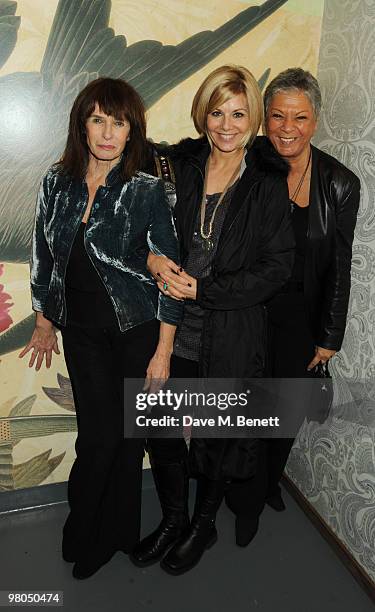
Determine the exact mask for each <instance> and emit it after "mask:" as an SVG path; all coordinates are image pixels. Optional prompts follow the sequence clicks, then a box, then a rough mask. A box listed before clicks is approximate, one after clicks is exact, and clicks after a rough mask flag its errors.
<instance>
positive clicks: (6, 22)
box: [0, 0, 21, 68]
mask: <svg viewBox="0 0 375 612" xmlns="http://www.w3.org/2000/svg"><path fill="white" fill-rule="evenodd" d="M16 10H17V2H12V1H11V0H0V68H1V67H2V66H3V65H4V64H5V62H6V61H7V59H8V57H9V56H10V54H11V53H12V51H13V49H14V47H15V46H16V42H17V32H18V28H19V26H20V22H21V18H20V17H16V16H15V12H16Z"/></svg>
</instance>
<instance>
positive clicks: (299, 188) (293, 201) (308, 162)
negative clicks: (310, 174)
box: [290, 147, 311, 212]
mask: <svg viewBox="0 0 375 612" xmlns="http://www.w3.org/2000/svg"><path fill="white" fill-rule="evenodd" d="M310 162H311V147H310V155H309V159H308V160H307V164H306V168H305V169H304V171H303V173H302V175H301V178H300V180H299V182H298V185H297V187H296V188H295V190H294V193H293V195H292V196H291V198H290V200H291V202H290V207H291V210H292V212H293V210H294V205H295V201H296V198H297V197H298V194H299V192H300V191H301V187H302V185H303V181H304V180H305V176H306V174H307V171H308V169H309V166H310Z"/></svg>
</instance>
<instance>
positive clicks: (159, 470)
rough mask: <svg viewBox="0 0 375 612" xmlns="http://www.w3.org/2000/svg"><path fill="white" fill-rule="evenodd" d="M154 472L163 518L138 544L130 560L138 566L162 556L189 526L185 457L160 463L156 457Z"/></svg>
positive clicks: (147, 563) (146, 564)
mask: <svg viewBox="0 0 375 612" xmlns="http://www.w3.org/2000/svg"><path fill="white" fill-rule="evenodd" d="M151 466H152V473H153V476H154V480H155V484H156V490H157V492H158V495H159V500H160V504H161V508H162V511H163V519H162V521H161V523H160V525H159V527H157V529H155V531H153V532H152V533H150V535H148V536H147V537H146V538H144V539H143V540H141V542H140V543H139V544H138V545H137V546H136V547H135V549H134V550H133V552H132V554H131V555H129V558H130V560H131V561H132V562H133V563H134V565H137V566H138V567H147V566H148V565H152V564H153V563H156V562H157V561H159V559H161V558H162V557H163V556H164V554H165V553H166V552H167V550H168V548H170V547H171V546H172V545H173V544H175V543H176V542H177V540H178V539H179V538H180V537H181V535H182V533H183V532H184V531H185V530H186V529H187V527H188V526H189V511H188V496H189V479H188V472H187V465H186V462H185V461H184V460H181V461H180V462H177V463H159V462H158V461H155V460H152V463H151Z"/></svg>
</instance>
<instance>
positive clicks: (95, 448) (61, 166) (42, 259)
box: [20, 78, 181, 578]
mask: <svg viewBox="0 0 375 612" xmlns="http://www.w3.org/2000/svg"><path fill="white" fill-rule="evenodd" d="M147 150H148V145H147V142H146V124H145V113H144V107H143V103H142V100H141V99H140V97H139V96H138V94H137V92H136V91H135V90H134V89H133V88H132V87H131V86H130V85H128V84H127V83H125V82H124V81H122V80H120V79H109V78H100V79H97V80H96V81H93V82H91V83H89V84H88V85H87V86H86V87H85V88H84V90H83V91H82V92H81V93H80V94H79V95H78V97H77V99H76V100H75V102H74V105H73V108H72V111H71V115H70V125H69V133H68V139H67V145H66V149H65V152H64V154H63V157H62V159H61V161H60V162H59V163H57V164H55V165H54V166H52V168H50V169H49V171H48V172H47V174H46V175H45V177H44V179H43V181H42V184H41V188H40V192H39V197H38V201H37V209H36V218H35V227H34V236H33V252H32V261H31V293H32V303H33V309H34V310H35V311H36V325H35V330H34V332H33V335H32V338H31V340H30V342H29V343H28V345H27V346H26V347H25V349H24V350H23V351H22V352H21V354H20V357H23V356H24V355H25V354H26V353H28V352H29V351H30V350H32V354H31V358H30V362H29V366H30V367H33V365H34V363H35V365H36V370H39V369H40V367H41V365H42V363H43V361H44V359H45V362H46V365H47V367H49V366H50V364H51V359H52V352H55V353H59V349H58V344H57V337H56V329H55V328H56V327H57V328H59V329H60V330H61V332H62V338H63V345H64V354H65V361H66V364H67V368H68V372H69V376H70V380H71V383H72V389H73V395H74V401H75V406H76V412H77V424H78V437H77V442H76V452H77V458H76V460H75V462H74V465H73V468H72V471H71V474H70V477H69V485H68V498H69V504H70V514H69V516H68V519H67V521H66V524H65V526H64V534H63V557H64V559H65V560H66V561H71V562H75V565H74V568H73V576H74V577H75V578H87V577H89V576H91V575H92V574H94V573H95V572H96V571H97V570H98V569H99V568H100V567H101V565H103V564H104V563H106V562H107V561H108V560H109V559H110V558H111V557H112V555H113V554H114V552H116V551H117V550H122V551H124V552H126V553H128V552H130V551H131V550H132V549H133V548H134V546H135V544H136V543H137V542H138V539H139V528H140V503H141V476H142V471H141V470H142V457H143V440H140V439H125V438H124V408H125V409H126V405H125V406H124V377H128V378H144V377H147V379H148V384H150V380H152V379H153V378H157V379H162V378H167V377H168V374H169V359H170V354H171V351H172V345H173V336H174V332H175V326H176V324H177V323H178V322H179V320H180V315H181V303H180V302H177V301H175V300H173V299H172V298H171V297H168V296H164V295H161V294H159V291H158V288H157V286H156V283H155V281H154V279H153V277H152V275H151V274H150V272H148V270H147V265H146V264H147V256H148V253H149V245H150V244H153V245H154V248H155V250H156V251H157V252H160V253H163V254H165V255H166V256H168V257H170V258H172V259H175V258H178V248H177V238H176V233H175V229H174V225H173V221H172V217H171V213H170V208H169V205H168V202H167V197H166V193H165V190H164V186H163V183H162V181H161V180H159V179H157V178H155V177H153V176H150V175H148V174H144V173H142V172H139V171H138V170H139V168H141V167H143V165H144V163H145V157H147ZM157 319H159V321H161V324H160V326H159V322H158V320H157ZM159 328H160V329H159Z"/></svg>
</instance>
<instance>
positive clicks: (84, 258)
mask: <svg viewBox="0 0 375 612" xmlns="http://www.w3.org/2000/svg"><path fill="white" fill-rule="evenodd" d="M85 227H86V224H85V223H83V222H82V223H81V225H80V226H79V228H78V231H77V233H76V236H75V238H74V242H73V245H72V249H71V251H70V256H69V260H68V265H67V268H66V275H65V297H66V305H67V311H68V314H67V323H68V324H71V325H79V326H80V327H107V326H111V325H116V326H118V321H117V317H116V314H115V310H114V307H113V304H112V302H111V299H110V297H109V294H108V291H107V289H106V288H105V286H104V284H103V282H102V280H101V278H100V276H99V274H98V272H97V271H96V269H95V268H94V265H93V264H92V262H91V260H90V257H89V256H88V254H87V251H86V249H85Z"/></svg>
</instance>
